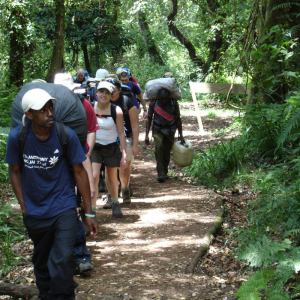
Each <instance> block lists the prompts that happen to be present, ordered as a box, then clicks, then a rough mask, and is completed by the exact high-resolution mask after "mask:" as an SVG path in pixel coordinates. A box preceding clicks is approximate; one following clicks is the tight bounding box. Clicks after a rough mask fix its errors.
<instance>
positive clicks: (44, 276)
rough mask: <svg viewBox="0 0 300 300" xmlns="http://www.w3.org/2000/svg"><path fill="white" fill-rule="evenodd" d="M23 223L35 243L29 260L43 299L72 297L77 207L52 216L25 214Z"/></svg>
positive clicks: (75, 284) (62, 299)
mask: <svg viewBox="0 0 300 300" xmlns="http://www.w3.org/2000/svg"><path fill="white" fill-rule="evenodd" d="M23 220H24V224H25V226H26V229H27V231H28V234H29V237H30V238H31V239H32V241H33V244H34V254H33V257H32V262H33V265H34V273H35V277H36V285H37V287H38V289H39V292H40V293H39V297H41V298H45V299H55V300H66V299H75V294H74V289H75V288H76V286H77V283H76V282H75V281H74V280H73V276H74V273H75V268H76V264H75V258H74V244H75V237H76V230H77V213H76V208H72V209H68V210H66V211H64V212H62V213H60V214H58V215H56V216H54V217H52V218H48V219H35V218H32V217H29V216H25V217H24V219H23Z"/></svg>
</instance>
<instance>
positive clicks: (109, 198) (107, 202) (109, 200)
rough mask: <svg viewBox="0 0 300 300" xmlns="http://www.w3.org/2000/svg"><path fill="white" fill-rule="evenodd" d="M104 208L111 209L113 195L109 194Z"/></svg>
mask: <svg viewBox="0 0 300 300" xmlns="http://www.w3.org/2000/svg"><path fill="white" fill-rule="evenodd" d="M103 208H104V209H108V208H111V194H107V197H106V199H105V203H104V205H103Z"/></svg>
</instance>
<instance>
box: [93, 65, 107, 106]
mask: <svg viewBox="0 0 300 300" xmlns="http://www.w3.org/2000/svg"><path fill="white" fill-rule="evenodd" d="M107 74H109V72H108V71H107V70H106V69H98V70H97V72H96V76H95V78H94V81H95V83H96V85H95V87H92V88H91V89H90V91H89V96H90V102H94V101H95V100H96V101H97V86H98V84H99V82H100V81H101V80H104V79H105V76H106V75H107Z"/></svg>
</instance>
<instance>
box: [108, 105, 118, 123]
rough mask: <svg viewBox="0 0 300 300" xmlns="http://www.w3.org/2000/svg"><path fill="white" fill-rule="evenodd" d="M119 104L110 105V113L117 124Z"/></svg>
mask: <svg viewBox="0 0 300 300" xmlns="http://www.w3.org/2000/svg"><path fill="white" fill-rule="evenodd" d="M116 109H117V106H116V105H115V104H112V103H111V105H110V113H111V117H112V118H113V119H114V122H115V124H117V113H116Z"/></svg>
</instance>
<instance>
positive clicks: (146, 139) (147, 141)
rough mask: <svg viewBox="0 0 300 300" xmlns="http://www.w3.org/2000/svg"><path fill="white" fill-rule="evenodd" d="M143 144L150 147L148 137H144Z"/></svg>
mask: <svg viewBox="0 0 300 300" xmlns="http://www.w3.org/2000/svg"><path fill="white" fill-rule="evenodd" d="M145 144H146V145H147V146H149V145H150V141H149V137H148V136H146V137H145Z"/></svg>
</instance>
